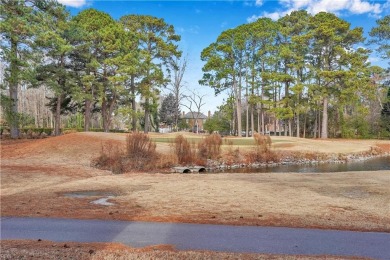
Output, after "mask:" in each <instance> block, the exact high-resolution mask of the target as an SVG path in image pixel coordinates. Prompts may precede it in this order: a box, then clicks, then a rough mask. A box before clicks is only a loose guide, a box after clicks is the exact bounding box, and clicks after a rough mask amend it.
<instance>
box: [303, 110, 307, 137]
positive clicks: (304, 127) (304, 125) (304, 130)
mask: <svg viewBox="0 0 390 260" xmlns="http://www.w3.org/2000/svg"><path fill="white" fill-rule="evenodd" d="M306 118H307V115H306V113H305V120H304V123H303V138H306Z"/></svg>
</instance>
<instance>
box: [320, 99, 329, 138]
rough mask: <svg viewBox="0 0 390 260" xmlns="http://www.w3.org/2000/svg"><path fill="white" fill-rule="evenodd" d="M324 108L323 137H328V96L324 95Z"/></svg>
mask: <svg viewBox="0 0 390 260" xmlns="http://www.w3.org/2000/svg"><path fill="white" fill-rule="evenodd" d="M323 105H324V106H323V110H322V129H321V138H324V139H326V138H328V97H327V96H325V97H324V103H323Z"/></svg>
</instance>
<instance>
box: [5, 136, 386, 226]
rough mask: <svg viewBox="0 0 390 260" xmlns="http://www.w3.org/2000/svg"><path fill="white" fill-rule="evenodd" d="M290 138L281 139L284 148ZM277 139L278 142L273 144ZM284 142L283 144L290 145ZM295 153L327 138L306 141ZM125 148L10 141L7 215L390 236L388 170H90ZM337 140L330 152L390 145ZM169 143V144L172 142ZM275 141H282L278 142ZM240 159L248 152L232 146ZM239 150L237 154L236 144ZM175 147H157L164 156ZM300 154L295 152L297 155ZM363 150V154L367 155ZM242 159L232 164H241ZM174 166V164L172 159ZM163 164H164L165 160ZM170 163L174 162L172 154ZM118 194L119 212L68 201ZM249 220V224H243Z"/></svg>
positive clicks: (77, 140) (121, 140) (96, 139)
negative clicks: (102, 156)
mask: <svg viewBox="0 0 390 260" xmlns="http://www.w3.org/2000/svg"><path fill="white" fill-rule="evenodd" d="M282 139H283V138H280V139H276V140H277V141H278V142H276V144H280V143H281V141H282ZM274 140H275V139H274ZM283 140H284V139H283ZM285 140H286V142H293V141H294V140H295V141H294V147H295V149H297V150H295V151H299V150H301V151H302V152H304V151H305V149H303V147H306V143H308V146H314V144H318V146H319V149H320V148H321V145H322V144H323V143H326V141H319V142H318V143H317V140H300V139H299V140H297V139H291V138H286V139H285ZM102 141H103V142H105V141H111V142H113V143H114V144H115V145H121V146H123V147H124V146H125V144H126V135H121V134H105V133H76V134H68V135H64V136H60V137H53V138H47V139H37V140H18V141H6V142H3V141H2V143H1V152H2V154H1V184H0V188H1V189H0V192H1V195H0V199H1V215H2V216H29V217H32V216H35V217H41V216H46V217H69V218H81V219H121V220H142V221H167V222H193V223H214V224H235V225H265V226H290V227H318V228H332V229H349V230H366V231H386V232H390V212H389V207H388V201H390V190H389V189H388V187H389V186H390V179H389V173H390V172H389V171H377V172H349V173H326V174H281V173H275V174H273V173H264V174H260V173H259V174H202V175H198V174H191V175H183V174H159V173H156V172H155V171H154V172H153V173H155V174H148V173H133V174H123V175H112V173H111V172H109V171H107V170H101V169H97V168H91V166H90V161H91V158H93V157H96V156H98V155H99V153H100V152H101V143H102ZM362 142H363V144H361V143H359V142H357V143H355V142H354V141H350V140H348V141H337V142H336V141H334V140H332V141H329V144H328V146H327V147H326V150H330V145H333V147H334V148H333V150H331V151H332V152H334V151H337V149H338V147H343V146H344V143H347V146H348V149H349V150H351V151H353V152H361V151H362V148H364V147H372V146H375V145H376V144H384V145H389V144H390V142H383V141H380V142H379V141H376V140H370V141H362ZM164 145H165V144H164ZM274 145H275V142H274ZM223 146H224V148H225V149H224V151H223V153H226V152H227V151H228V150H229V149H231V151H232V154H231V156H232V157H234V156H235V154H234V153H235V150H236V149H237V148H239V152H238V154H241V153H242V152H241V147H239V146H237V147H233V146H232V145H231V146H230V145H228V144H224V145H223ZM229 147H230V148H229ZM169 149H170V147H169V145H166V146H163V147H162V146H160V144H159V145H158V146H157V149H156V150H157V151H159V152H163V151H168V150H169ZM291 149H292V148H291V147H289V151H290V152H291V153H295V151H293V150H291ZM363 151H364V150H363ZM233 159H234V158H232V160H233ZM164 160H165V159H164ZM164 160H163V159H161V158H160V159H158V160H156V162H155V163H156V164H159V163H161V161H164ZM166 161H170V159H169V158H167V159H166ZM91 190H92V191H93V190H99V191H106V192H108V191H110V192H115V193H116V194H117V196H116V197H114V198H112V199H110V202H113V203H115V205H113V206H101V205H95V204H91V203H90V202H91V201H92V200H94V199H96V197H91V198H81V199H79V198H69V197H65V196H64V193H69V192H75V191H91ZM241 217H242V218H241Z"/></svg>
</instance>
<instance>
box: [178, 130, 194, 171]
mask: <svg viewBox="0 0 390 260" xmlns="http://www.w3.org/2000/svg"><path fill="white" fill-rule="evenodd" d="M174 151H175V155H176V157H177V161H178V163H179V164H182V165H183V164H192V163H193V161H194V160H193V159H194V158H193V157H194V156H193V152H192V149H191V144H190V143H189V142H188V141H187V139H185V138H184V137H183V136H182V135H178V136H176V138H175V141H174Z"/></svg>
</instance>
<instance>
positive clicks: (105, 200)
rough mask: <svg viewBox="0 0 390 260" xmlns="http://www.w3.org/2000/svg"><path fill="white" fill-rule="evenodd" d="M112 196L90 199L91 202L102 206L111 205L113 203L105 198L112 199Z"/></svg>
mask: <svg viewBox="0 0 390 260" xmlns="http://www.w3.org/2000/svg"><path fill="white" fill-rule="evenodd" d="M113 197H114V196H108V197H107V198H101V199H97V200H94V201H91V203H92V204H98V205H103V206H112V205H115V204H114V203H111V202H108V201H107V200H109V199H112V198H113Z"/></svg>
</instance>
